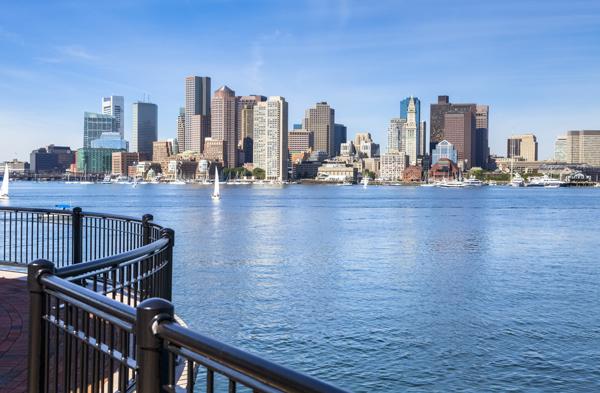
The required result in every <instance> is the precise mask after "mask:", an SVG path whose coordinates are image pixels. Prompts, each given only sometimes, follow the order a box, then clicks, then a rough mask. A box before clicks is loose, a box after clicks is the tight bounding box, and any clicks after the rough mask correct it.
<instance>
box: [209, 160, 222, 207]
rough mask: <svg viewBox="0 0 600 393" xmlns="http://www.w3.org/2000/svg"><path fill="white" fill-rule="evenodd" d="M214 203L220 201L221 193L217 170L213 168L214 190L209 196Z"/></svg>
mask: <svg viewBox="0 0 600 393" xmlns="http://www.w3.org/2000/svg"><path fill="white" fill-rule="evenodd" d="M210 197H211V198H212V199H213V200H214V201H216V200H219V199H221V193H220V192H219V169H218V168H217V167H216V166H215V189H214V191H213V193H212V195H211V196H210Z"/></svg>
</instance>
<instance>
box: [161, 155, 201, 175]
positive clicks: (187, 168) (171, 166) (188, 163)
mask: <svg viewBox="0 0 600 393" xmlns="http://www.w3.org/2000/svg"><path fill="white" fill-rule="evenodd" d="M160 166H161V170H162V173H163V175H164V176H165V177H166V178H167V179H170V180H192V179H195V178H196V173H197V172H198V161H196V160H182V159H177V160H168V161H164V162H162V163H161V164H160Z"/></svg>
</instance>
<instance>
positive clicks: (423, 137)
mask: <svg viewBox="0 0 600 393" xmlns="http://www.w3.org/2000/svg"><path fill="white" fill-rule="evenodd" d="M419 131H421V147H420V153H419V155H421V156H424V155H425V154H427V122H426V121H425V120H423V121H422V122H421V127H420V129H419Z"/></svg>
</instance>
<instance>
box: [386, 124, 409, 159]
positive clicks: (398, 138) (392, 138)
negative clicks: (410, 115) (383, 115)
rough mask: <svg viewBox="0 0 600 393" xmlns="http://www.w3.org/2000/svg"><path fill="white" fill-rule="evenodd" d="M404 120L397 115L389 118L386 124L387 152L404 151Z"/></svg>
mask: <svg viewBox="0 0 600 393" xmlns="http://www.w3.org/2000/svg"><path fill="white" fill-rule="evenodd" d="M405 125H406V120H405V119H401V118H399V117H396V118H393V119H391V120H390V124H389V126H388V149H387V151H388V153H393V152H400V151H401V152H404V149H405V139H404V137H403V136H404V127H405Z"/></svg>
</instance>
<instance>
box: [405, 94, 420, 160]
mask: <svg viewBox="0 0 600 393" xmlns="http://www.w3.org/2000/svg"><path fill="white" fill-rule="evenodd" d="M404 101H406V100H403V102H404ZM417 103H418V104H419V109H418V110H417ZM402 107H403V105H400V108H401V111H400V112H401V114H400V118H402ZM420 112H421V109H420V102H419V99H418V98H413V97H409V98H408V105H407V106H406V125H405V126H404V127H405V132H404V140H405V150H404V152H405V154H406V155H407V156H408V162H409V164H411V165H414V164H416V162H417V156H418V155H419V148H420V145H421V143H420V133H419V126H420V125H421V119H420V116H421V115H420Z"/></svg>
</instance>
